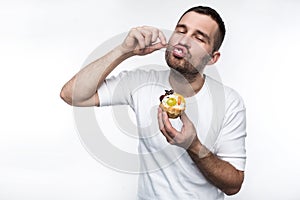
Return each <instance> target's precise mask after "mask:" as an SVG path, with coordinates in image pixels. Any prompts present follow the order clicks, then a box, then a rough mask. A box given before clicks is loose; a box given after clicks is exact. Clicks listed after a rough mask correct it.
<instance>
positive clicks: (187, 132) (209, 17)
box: [61, 6, 246, 200]
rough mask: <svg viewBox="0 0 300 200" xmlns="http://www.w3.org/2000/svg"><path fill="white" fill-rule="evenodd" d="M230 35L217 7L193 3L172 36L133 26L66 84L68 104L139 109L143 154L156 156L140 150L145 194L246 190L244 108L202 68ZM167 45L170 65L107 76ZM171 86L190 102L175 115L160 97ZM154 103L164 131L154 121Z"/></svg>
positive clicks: (214, 194)
mask: <svg viewBox="0 0 300 200" xmlns="http://www.w3.org/2000/svg"><path fill="white" fill-rule="evenodd" d="M224 35H225V26H224V23H223V21H222V19H221V17H220V16H219V14H218V13H217V12H216V11H215V10H213V9H211V8H209V7H203V6H198V7H193V8H191V9H189V10H187V11H186V12H185V13H184V14H183V15H182V16H181V18H180V20H179V21H178V23H177V25H176V28H175V31H174V32H173V34H172V36H171V38H170V39H169V41H168V42H167V41H166V38H165V36H164V34H163V33H162V32H161V31H160V30H159V29H157V28H154V27H148V26H143V27H137V28H133V29H131V30H130V32H129V33H128V35H127V37H126V38H125V39H124V41H123V43H122V44H120V45H119V46H117V47H116V48H114V49H113V50H112V51H110V52H108V53H107V54H106V55H105V56H103V57H101V58H99V59H97V60H96V61H94V62H92V63H91V64H89V65H87V66H86V67H85V68H83V69H82V70H81V71H79V72H78V73H77V74H76V75H75V76H74V77H73V78H72V79H71V80H70V81H68V82H67V83H66V84H65V85H64V87H63V88H62V91H61V97H62V99H63V100H64V101H66V102H67V103H68V104H70V105H74V106H107V105H117V104H126V105H130V106H131V108H132V109H133V110H134V111H135V113H136V117H137V124H138V131H139V135H140V143H139V152H140V153H141V155H143V154H146V153H147V154H149V155H151V156H150V159H149V158H147V159H146V158H144V157H143V156H141V161H142V163H141V170H142V171H143V173H142V174H141V175H140V179H139V188H138V196H139V199H206V200H207V199H224V193H225V194H227V195H233V194H236V193H237V192H238V191H239V190H240V188H241V185H242V182H243V179H244V168H245V159H246V156H245V136H246V131H245V128H246V127H245V123H246V122H245V107H244V104H243V101H242V99H241V98H240V96H239V95H238V94H237V93H236V92H235V91H234V90H232V89H230V88H228V87H225V86H222V84H220V83H218V82H216V81H214V80H213V79H212V78H210V77H208V76H206V75H205V74H204V73H203V71H204V68H205V66H207V65H212V64H214V63H216V62H217V61H218V59H219V57H220V52H219V51H218V50H219V48H220V46H221V44H222V41H223V38H224ZM162 48H166V53H165V58H166V62H167V64H168V66H169V67H170V70H166V71H155V70H150V71H145V70H135V71H130V72H122V73H120V74H119V75H118V76H116V77H111V78H106V77H107V76H108V75H109V74H110V72H111V71H112V70H113V69H114V68H115V67H117V66H118V65H119V64H120V63H121V62H122V61H124V60H126V59H127V58H129V57H132V56H135V55H140V56H143V55H147V54H151V53H152V52H154V51H156V50H159V49H162ZM170 88H172V89H173V90H174V91H175V92H177V93H179V94H181V95H183V96H184V97H185V98H186V101H187V109H186V111H185V112H184V113H183V114H182V115H181V117H180V118H178V119H175V120H170V119H169V118H168V116H167V114H166V112H164V111H162V110H161V109H160V108H159V106H158V105H159V101H158V99H159V96H160V95H161V94H163V93H164V89H170ZM220 88H221V89H220ZM111 91H113V92H111ZM220 93H221V95H219V94H220ZM216 94H217V95H216ZM218 95H219V96H218ZM216 97H217V98H216ZM221 97H223V98H221ZM214 99H215V100H216V101H214ZM153 107H154V108H156V110H157V119H155V120H157V123H156V124H158V127H159V130H160V134H155V130H153V127H151V126H149V124H151V120H152V119H151V117H152V115H151V109H152V108H153ZM215 113H217V115H218V116H217V117H216V116H215V115H214V114H215ZM220 113H221V114H220ZM214 119H216V120H214ZM218 119H221V120H218ZM215 121H216V123H215ZM212 136H213V137H212ZM207 138H208V139H207ZM211 138H212V139H211ZM157 152H159V156H157V155H155V154H156V153H157ZM166 163H167V164H166ZM154 165H155V166H156V167H158V168H155V170H153V169H154V168H152V166H154Z"/></svg>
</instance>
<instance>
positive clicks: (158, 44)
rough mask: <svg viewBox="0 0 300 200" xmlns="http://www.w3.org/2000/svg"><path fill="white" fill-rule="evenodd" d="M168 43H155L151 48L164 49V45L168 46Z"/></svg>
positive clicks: (154, 49)
mask: <svg viewBox="0 0 300 200" xmlns="http://www.w3.org/2000/svg"><path fill="white" fill-rule="evenodd" d="M166 46H167V45H164V44H162V43H161V42H158V43H155V44H153V45H151V46H150V48H151V49H153V51H156V50H159V49H162V48H164V47H166Z"/></svg>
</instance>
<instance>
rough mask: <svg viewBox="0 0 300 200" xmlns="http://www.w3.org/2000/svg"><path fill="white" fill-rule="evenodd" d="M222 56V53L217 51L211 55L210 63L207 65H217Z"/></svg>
mask: <svg viewBox="0 0 300 200" xmlns="http://www.w3.org/2000/svg"><path fill="white" fill-rule="evenodd" d="M220 56H221V53H220V52H219V51H215V52H214V53H213V54H212V55H211V59H210V61H209V62H208V63H207V64H208V65H213V64H215V63H216V62H217V61H218V60H219V58H220Z"/></svg>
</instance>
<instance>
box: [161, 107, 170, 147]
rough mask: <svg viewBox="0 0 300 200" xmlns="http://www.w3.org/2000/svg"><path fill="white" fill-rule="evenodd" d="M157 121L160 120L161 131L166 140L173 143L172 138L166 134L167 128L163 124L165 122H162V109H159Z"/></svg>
mask: <svg viewBox="0 0 300 200" xmlns="http://www.w3.org/2000/svg"><path fill="white" fill-rule="evenodd" d="M157 119H158V126H159V130H160V131H161V132H162V134H163V135H164V136H165V138H166V139H167V141H168V142H171V141H172V138H171V137H170V136H169V135H168V134H167V133H166V130H165V126H164V123H163V120H162V109H161V108H158V112H157Z"/></svg>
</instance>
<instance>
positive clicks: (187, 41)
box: [179, 35, 191, 49]
mask: <svg viewBox="0 0 300 200" xmlns="http://www.w3.org/2000/svg"><path fill="white" fill-rule="evenodd" d="M179 44H180V45H182V46H185V47H186V48H187V49H189V48H190V47H191V38H190V37H189V36H188V35H182V36H181V37H180V39H179Z"/></svg>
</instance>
